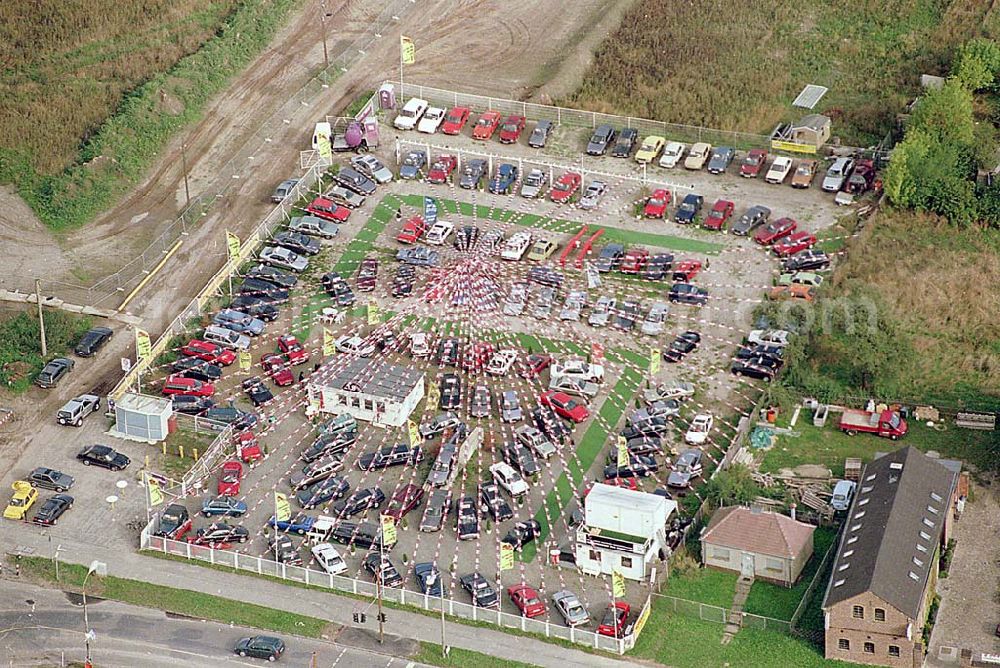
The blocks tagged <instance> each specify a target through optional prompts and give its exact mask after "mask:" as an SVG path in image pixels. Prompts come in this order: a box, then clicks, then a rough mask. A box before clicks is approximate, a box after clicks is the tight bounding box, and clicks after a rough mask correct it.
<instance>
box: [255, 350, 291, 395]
mask: <svg viewBox="0 0 1000 668" xmlns="http://www.w3.org/2000/svg"><path fill="white" fill-rule="evenodd" d="M260 366H261V368H262V369H264V373H266V374H267V375H268V376H270V377H271V380H273V381H274V384H275V385H277V386H278V387H287V386H288V385H291V384H292V383H294V382H295V374H293V373H292V370H291V369H289V368H288V362H287V361H286V360H285V358H284V357H282V356H281V355H275V354H274V353H272V354H270V355H264V357H262V358H261V360H260Z"/></svg>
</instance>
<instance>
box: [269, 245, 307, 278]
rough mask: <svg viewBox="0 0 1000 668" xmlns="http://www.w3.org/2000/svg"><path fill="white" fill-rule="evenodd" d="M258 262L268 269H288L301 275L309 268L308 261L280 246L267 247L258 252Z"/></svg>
mask: <svg viewBox="0 0 1000 668" xmlns="http://www.w3.org/2000/svg"><path fill="white" fill-rule="evenodd" d="M260 261H261V262H263V263H264V264H266V265H268V266H269V267H278V268H279V269H288V270H289V271H294V272H296V273H301V272H303V271H305V270H306V269H307V268H308V267H309V260H307V259H305V258H304V257H302V256H301V255H299V254H298V253H296V252H294V251H290V250H288V249H287V248H282V247H281V246H268V247H266V248H265V249H264V250H262V251H261V252H260Z"/></svg>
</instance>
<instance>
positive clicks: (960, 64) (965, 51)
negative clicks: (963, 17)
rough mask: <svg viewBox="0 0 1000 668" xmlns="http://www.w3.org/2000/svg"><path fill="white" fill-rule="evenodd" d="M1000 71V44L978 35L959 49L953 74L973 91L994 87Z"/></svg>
mask: <svg viewBox="0 0 1000 668" xmlns="http://www.w3.org/2000/svg"><path fill="white" fill-rule="evenodd" d="M998 73H1000V44H997V43H996V42H994V41H992V40H988V39H983V38H981V37H977V38H975V39H971V40H969V41H968V42H966V43H965V44H963V45H962V47H961V48H960V49H959V52H958V56H957V57H956V59H955V64H954V66H953V67H952V75H953V76H954V77H955V78H956V79H958V81H960V82H961V83H962V85H963V86H965V88H967V89H968V90H970V91H972V92H976V91H981V90H986V89H989V88H992V87H993V86H994V85H995V84H996V78H997V74H998Z"/></svg>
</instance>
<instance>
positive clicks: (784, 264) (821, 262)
mask: <svg viewBox="0 0 1000 668" xmlns="http://www.w3.org/2000/svg"><path fill="white" fill-rule="evenodd" d="M829 266H830V256H829V255H827V254H826V253H825V252H823V251H821V250H817V249H815V248H810V249H808V250H804V251H799V252H798V253H795V254H794V255H790V256H788V257H786V258H785V259H784V260H782V261H781V270H782V271H819V270H821V269H826V268H827V267H829Z"/></svg>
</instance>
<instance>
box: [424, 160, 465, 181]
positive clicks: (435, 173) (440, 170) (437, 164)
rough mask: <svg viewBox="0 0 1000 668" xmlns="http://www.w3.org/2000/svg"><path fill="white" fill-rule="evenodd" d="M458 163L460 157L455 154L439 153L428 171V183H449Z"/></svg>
mask: <svg viewBox="0 0 1000 668" xmlns="http://www.w3.org/2000/svg"><path fill="white" fill-rule="evenodd" d="M457 165H458V158H456V157H455V156H453V155H439V156H438V159H437V160H435V161H434V164H433V165H431V171H430V172H428V173H427V182H428V183H447V182H448V178H449V177H450V176H451V173H452V172H453V171H455V167H456V166H457Z"/></svg>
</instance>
